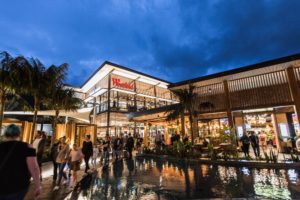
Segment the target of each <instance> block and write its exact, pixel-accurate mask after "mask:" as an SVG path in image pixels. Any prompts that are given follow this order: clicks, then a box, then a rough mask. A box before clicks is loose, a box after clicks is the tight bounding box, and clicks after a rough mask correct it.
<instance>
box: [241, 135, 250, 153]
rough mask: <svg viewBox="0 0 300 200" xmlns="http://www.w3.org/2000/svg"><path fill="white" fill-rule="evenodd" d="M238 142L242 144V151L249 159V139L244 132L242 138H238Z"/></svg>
mask: <svg viewBox="0 0 300 200" xmlns="http://www.w3.org/2000/svg"><path fill="white" fill-rule="evenodd" d="M240 141H241V142H242V150H243V152H244V154H245V157H249V156H250V155H249V146H250V139H249V137H248V135H247V133H246V132H245V133H244V134H243V136H242V137H241V138H240Z"/></svg>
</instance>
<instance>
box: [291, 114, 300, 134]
mask: <svg viewBox="0 0 300 200" xmlns="http://www.w3.org/2000/svg"><path fill="white" fill-rule="evenodd" d="M292 117H293V124H294V129H295V133H296V135H300V126H299V120H298V117H297V115H296V114H295V113H294V114H292Z"/></svg>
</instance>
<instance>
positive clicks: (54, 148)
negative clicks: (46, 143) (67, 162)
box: [50, 140, 59, 182]
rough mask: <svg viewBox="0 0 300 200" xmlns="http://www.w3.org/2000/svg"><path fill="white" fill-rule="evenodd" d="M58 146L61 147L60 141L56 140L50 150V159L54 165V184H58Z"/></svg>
mask: <svg viewBox="0 0 300 200" xmlns="http://www.w3.org/2000/svg"><path fill="white" fill-rule="evenodd" d="M58 145H59V141H58V140H56V141H55V142H54V144H53V145H52V147H51V149H50V159H51V161H52V164H53V182H56V179H57V170H58V164H57V162H56V158H57V155H58Z"/></svg>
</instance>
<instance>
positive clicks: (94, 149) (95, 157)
mask: <svg viewBox="0 0 300 200" xmlns="http://www.w3.org/2000/svg"><path fill="white" fill-rule="evenodd" d="M98 155H99V148H98V147H97V145H94V147H93V157H92V164H93V168H94V169H96V167H97V158H98Z"/></svg>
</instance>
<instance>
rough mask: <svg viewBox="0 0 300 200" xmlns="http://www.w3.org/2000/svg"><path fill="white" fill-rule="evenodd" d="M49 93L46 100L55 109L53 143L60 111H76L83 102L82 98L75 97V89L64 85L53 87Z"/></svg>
mask: <svg viewBox="0 0 300 200" xmlns="http://www.w3.org/2000/svg"><path fill="white" fill-rule="evenodd" d="M49 94H50V95H49V98H47V101H46V102H47V104H48V105H49V108H50V109H52V110H55V116H54V119H53V135H52V139H51V145H52V144H53V143H54V138H55V136H56V124H57V121H58V118H59V113H60V111H61V110H65V111H76V110H77V109H78V108H80V107H81V105H82V103H83V102H82V100H81V99H80V98H77V97H75V91H74V90H73V89H71V88H66V87H63V86H56V87H52V89H51V90H50V91H49Z"/></svg>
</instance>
